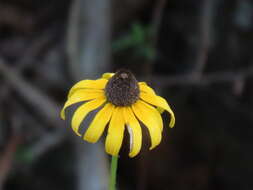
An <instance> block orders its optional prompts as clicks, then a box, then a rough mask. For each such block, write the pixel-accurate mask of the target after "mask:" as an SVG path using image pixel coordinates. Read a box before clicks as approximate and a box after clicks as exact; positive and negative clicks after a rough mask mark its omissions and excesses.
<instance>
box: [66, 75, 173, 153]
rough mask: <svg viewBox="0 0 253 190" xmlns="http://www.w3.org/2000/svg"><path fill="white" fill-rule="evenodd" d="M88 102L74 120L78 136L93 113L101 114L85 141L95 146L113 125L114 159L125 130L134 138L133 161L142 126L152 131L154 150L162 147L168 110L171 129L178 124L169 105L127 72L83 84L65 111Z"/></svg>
mask: <svg viewBox="0 0 253 190" xmlns="http://www.w3.org/2000/svg"><path fill="white" fill-rule="evenodd" d="M78 102H84V103H83V104H82V105H81V106H80V107H78V109H77V110H76V111H75V113H74V115H73V117H72V122H71V125H72V129H73V130H74V132H75V133H76V134H77V135H78V136H80V137H81V136H82V134H80V133H79V128H80V124H81V122H82V121H83V120H84V118H85V117H86V116H87V114H88V113H89V112H91V111H93V110H97V109H98V110H99V111H98V113H97V114H96V115H95V117H94V118H93V120H92V122H91V123H90V124H89V127H88V129H87V130H86V132H85V134H84V135H83V139H84V140H86V141H88V142H90V143H95V142H97V141H98V139H99V138H100V137H101V136H102V134H103V132H104V130H105V127H106V126H107V124H108V123H109V126H108V131H107V136H106V140H105V150H106V152H107V153H108V154H111V155H113V156H116V155H118V153H119V151H120V148H121V145H122V140H123V136H124V130H125V126H126V127H127V130H128V132H129V134H130V153H129V156H130V157H134V156H136V155H137V154H138V153H139V152H140V149H141V144H142V130H141V126H140V122H142V123H143V124H144V125H145V126H146V127H147V129H148V131H149V134H150V138H151V147H150V150H151V149H153V148H155V147H156V146H157V145H159V144H160V142H161V139H162V130H163V121H162V118H161V113H162V112H163V111H164V110H166V111H167V112H169V114H170V116H171V120H170V123H169V126H170V127H173V126H174V124H175V117H174V113H173V111H172V110H171V108H170V106H169V105H168V103H167V101H166V100H165V99H164V98H162V97H160V96H158V95H156V93H155V92H154V90H153V89H152V88H150V87H149V86H148V85H147V84H146V83H145V82H137V80H136V79H135V77H134V75H133V74H132V73H131V72H130V71H127V70H120V71H118V72H116V73H115V74H114V73H105V74H103V76H102V78H100V79H97V80H82V81H80V82H78V83H77V84H75V85H74V86H73V87H72V88H71V89H70V91H69V94H68V100H67V101H66V103H65V105H64V107H63V109H62V111H61V118H62V119H65V109H66V108H67V107H69V106H71V105H73V104H75V103H78Z"/></svg>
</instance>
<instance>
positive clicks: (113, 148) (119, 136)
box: [105, 107, 125, 156]
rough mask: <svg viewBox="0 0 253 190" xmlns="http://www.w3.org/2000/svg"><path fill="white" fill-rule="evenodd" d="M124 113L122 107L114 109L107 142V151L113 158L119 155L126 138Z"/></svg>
mask: <svg viewBox="0 0 253 190" xmlns="http://www.w3.org/2000/svg"><path fill="white" fill-rule="evenodd" d="M122 111H123V109H122V108H120V107H116V108H115V109H114V112H113V115H112V119H111V121H110V124H109V128H108V134H107V136H106V140H105V151H106V152H107V153H108V154H110V155H113V156H116V155H118V154H119V151H120V148H121V145H122V141H123V137H124V130H125V120H124V117H123V113H122Z"/></svg>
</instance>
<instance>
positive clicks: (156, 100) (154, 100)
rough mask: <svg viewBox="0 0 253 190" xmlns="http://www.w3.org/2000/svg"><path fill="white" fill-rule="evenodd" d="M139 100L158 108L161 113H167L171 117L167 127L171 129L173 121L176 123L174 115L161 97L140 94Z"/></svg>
mask: <svg viewBox="0 0 253 190" xmlns="http://www.w3.org/2000/svg"><path fill="white" fill-rule="evenodd" d="M140 98H141V99H142V100H144V101H146V102H148V103H150V104H152V105H154V106H157V107H159V108H160V109H161V111H162V109H164V110H166V111H168V112H169V113H170V116H171V119H170V124H169V125H170V127H171V128H172V127H173V126H174V125H175V121H176V119H175V115H174V113H173V111H172V110H171V108H170V106H169V105H168V103H167V101H166V100H165V99H164V98H162V97H161V96H156V95H151V94H147V93H143V92H141V93H140Z"/></svg>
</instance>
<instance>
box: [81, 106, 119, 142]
mask: <svg viewBox="0 0 253 190" xmlns="http://www.w3.org/2000/svg"><path fill="white" fill-rule="evenodd" d="M114 108H115V107H114V105H112V104H110V103H108V104H106V105H105V106H104V107H103V108H102V109H101V110H100V111H99V112H98V113H97V114H96V116H95V118H94V119H93V121H92V122H91V124H90V126H89V128H88V129H87V130H86V132H85V135H84V137H83V139H84V140H86V141H88V142H90V143H95V142H97V141H98V139H99V138H100V137H101V135H102V134H103V132H104V129H105V126H106V125H107V123H108V122H109V120H110V119H111V116H112V112H113V110H114Z"/></svg>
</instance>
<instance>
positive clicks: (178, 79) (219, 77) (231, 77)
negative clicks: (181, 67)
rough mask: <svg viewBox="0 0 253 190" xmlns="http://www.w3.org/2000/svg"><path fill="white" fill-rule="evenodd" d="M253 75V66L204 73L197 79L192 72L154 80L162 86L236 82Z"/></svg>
mask: <svg viewBox="0 0 253 190" xmlns="http://www.w3.org/2000/svg"><path fill="white" fill-rule="evenodd" d="M252 75H253V66H251V67H249V68H246V69H242V70H241V71H237V72H232V71H224V72H216V73H212V74H206V75H203V76H202V77H201V78H199V79H196V78H194V77H192V75H191V74H186V75H178V76H154V77H153V78H152V82H153V83H154V84H156V85H160V86H170V85H210V84H213V83H224V82H235V81H236V80H238V79H240V80H241V79H243V78H244V79H245V78H247V77H249V76H252Z"/></svg>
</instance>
